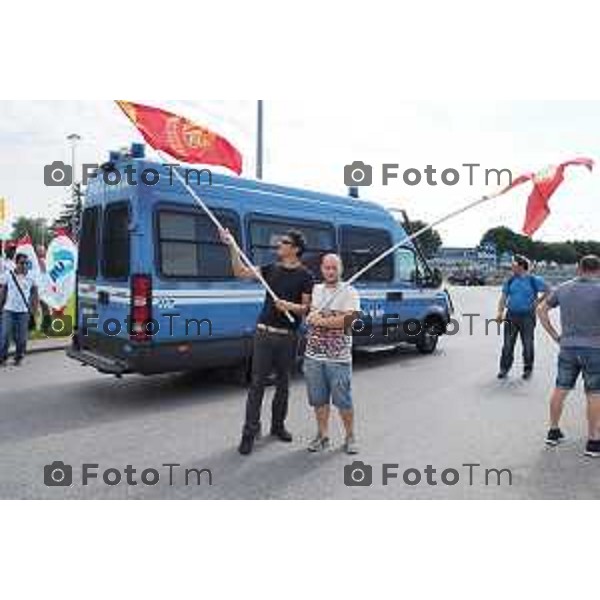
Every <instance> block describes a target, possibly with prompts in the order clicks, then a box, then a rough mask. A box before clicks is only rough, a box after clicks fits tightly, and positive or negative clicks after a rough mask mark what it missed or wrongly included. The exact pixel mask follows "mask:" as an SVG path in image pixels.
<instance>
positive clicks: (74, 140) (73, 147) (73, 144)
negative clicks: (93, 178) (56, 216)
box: [67, 133, 81, 235]
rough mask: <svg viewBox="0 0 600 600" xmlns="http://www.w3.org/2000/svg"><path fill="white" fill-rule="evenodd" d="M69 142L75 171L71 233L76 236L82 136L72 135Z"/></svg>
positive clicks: (79, 199) (72, 186) (72, 188)
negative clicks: (78, 159)
mask: <svg viewBox="0 0 600 600" xmlns="http://www.w3.org/2000/svg"><path fill="white" fill-rule="evenodd" d="M67 140H68V141H69V142H70V144H71V168H72V169H73V183H72V185H71V199H72V202H73V215H72V218H71V232H72V233H73V234H74V235H77V234H78V229H79V221H78V212H79V203H80V201H81V185H80V184H79V181H78V178H77V144H78V143H79V142H80V141H81V136H80V135H79V134H77V133H72V134H71V135H69V136H67Z"/></svg>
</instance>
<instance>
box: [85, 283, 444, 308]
mask: <svg viewBox="0 0 600 600" xmlns="http://www.w3.org/2000/svg"><path fill="white" fill-rule="evenodd" d="M89 290H90V288H89V287H88V286H85V287H84V286H80V287H79V297H80V298H81V299H84V300H93V301H97V300H98V293H100V292H103V293H106V294H108V295H109V296H110V298H109V300H110V302H114V303H115V304H129V303H130V302H131V292H130V290H129V289H126V288H115V287H104V286H99V287H97V288H95V291H89ZM358 292H359V295H360V298H361V300H367V301H374V302H386V301H387V295H388V293H401V294H402V296H403V298H404V299H405V300H426V301H433V300H437V299H439V298H441V296H440V295H439V292H437V291H424V290H423V291H421V290H389V291H383V290H377V291H375V290H371V291H369V290H365V291H362V290H358ZM152 297H153V300H154V304H160V303H163V302H164V301H165V300H174V301H177V302H180V303H183V304H190V305H197V304H214V303H215V302H216V301H218V302H220V303H227V304H235V303H244V304H246V303H258V302H263V301H264V299H265V294H264V292H257V291H256V290H202V291H200V290H197V291H196V290H154V291H153V293H152Z"/></svg>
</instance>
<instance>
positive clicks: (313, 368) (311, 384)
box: [304, 358, 352, 410]
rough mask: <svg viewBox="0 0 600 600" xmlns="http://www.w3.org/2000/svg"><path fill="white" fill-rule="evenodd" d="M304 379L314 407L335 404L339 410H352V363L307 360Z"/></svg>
mask: <svg viewBox="0 0 600 600" xmlns="http://www.w3.org/2000/svg"><path fill="white" fill-rule="evenodd" d="M304 378H305V379H306V387H307V390H308V401H309V403H310V405H311V406H312V407H314V408H319V407H321V406H327V405H329V404H331V403H332V402H333V405H334V406H336V407H337V408H338V409H339V410H352V363H336V362H332V361H326V360H315V359H314V358H305V359H304Z"/></svg>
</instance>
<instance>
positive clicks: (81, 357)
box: [67, 346, 131, 377]
mask: <svg viewBox="0 0 600 600" xmlns="http://www.w3.org/2000/svg"><path fill="white" fill-rule="evenodd" d="M67 356H68V357H69V358H72V359H73V360H76V361H78V362H80V363H81V364H82V365H84V366H86V367H93V368H94V369H96V370H97V371H99V372H100V373H104V374H105V375H116V376H117V377H121V376H122V375H126V374H127V373H131V369H130V368H129V366H128V365H127V363H126V362H125V361H122V360H119V359H117V358H112V357H108V356H101V355H100V354H95V353H94V352H90V351H89V350H79V349H77V348H75V347H73V346H71V347H70V348H68V349H67Z"/></svg>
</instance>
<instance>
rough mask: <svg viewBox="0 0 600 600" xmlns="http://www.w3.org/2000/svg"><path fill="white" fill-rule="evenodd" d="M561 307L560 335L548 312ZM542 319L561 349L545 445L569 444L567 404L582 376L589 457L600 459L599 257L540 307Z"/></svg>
mask: <svg viewBox="0 0 600 600" xmlns="http://www.w3.org/2000/svg"><path fill="white" fill-rule="evenodd" d="M558 307H560V316H561V329H562V333H561V334H559V333H558V331H557V330H556V329H555V328H554V325H553V324H552V321H551V320H550V314H549V313H550V311H551V310H552V309H555V308H558ZM539 316H540V321H541V323H542V325H543V326H544V329H545V330H546V331H547V332H548V334H549V335H550V337H551V338H552V339H553V340H554V341H555V342H556V343H557V344H559V345H560V355H559V359H558V377H557V381H556V389H555V390H554V392H553V394H552V399H551V402H550V420H551V426H550V431H549V432H548V437H547V439H546V443H547V444H548V445H549V446H557V445H558V444H560V443H561V442H562V441H563V440H564V435H563V434H562V432H561V430H560V419H561V416H562V412H563V408H564V403H565V400H566V398H567V396H568V394H569V392H570V391H571V390H573V388H574V387H575V384H576V383H577V380H578V379H579V376H580V375H582V376H583V382H584V385H585V392H586V395H587V399H588V423H589V435H590V437H589V441H588V445H587V449H586V455H587V456H590V457H593V458H600V257H598V256H594V255H591V256H586V257H585V258H583V259H582V261H581V263H580V265H579V274H578V277H577V278H576V279H573V280H572V281H569V282H567V283H565V284H563V285H561V286H560V287H558V288H557V289H556V290H554V292H552V293H551V294H550V296H549V297H548V298H547V299H546V300H545V301H544V302H543V303H542V304H541V306H540V308H539Z"/></svg>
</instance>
